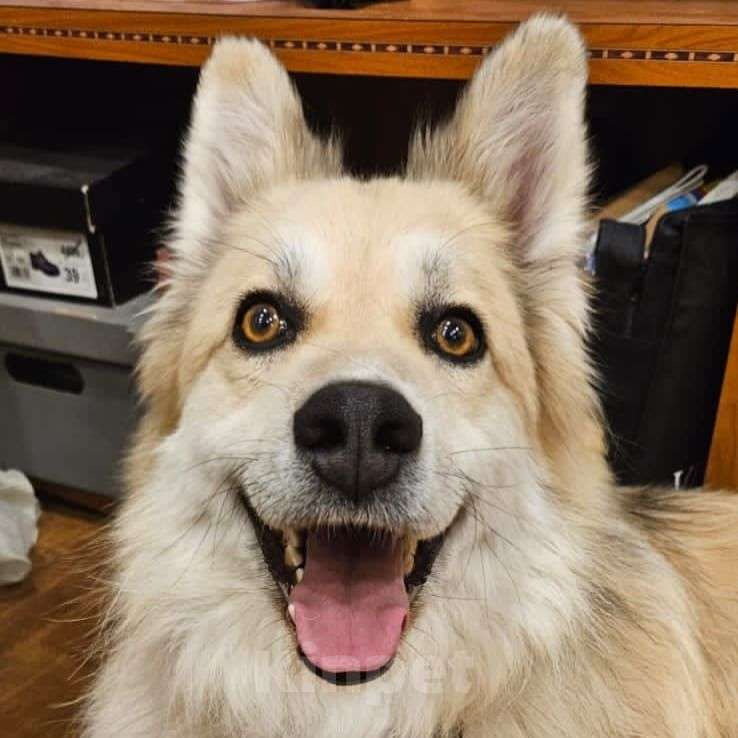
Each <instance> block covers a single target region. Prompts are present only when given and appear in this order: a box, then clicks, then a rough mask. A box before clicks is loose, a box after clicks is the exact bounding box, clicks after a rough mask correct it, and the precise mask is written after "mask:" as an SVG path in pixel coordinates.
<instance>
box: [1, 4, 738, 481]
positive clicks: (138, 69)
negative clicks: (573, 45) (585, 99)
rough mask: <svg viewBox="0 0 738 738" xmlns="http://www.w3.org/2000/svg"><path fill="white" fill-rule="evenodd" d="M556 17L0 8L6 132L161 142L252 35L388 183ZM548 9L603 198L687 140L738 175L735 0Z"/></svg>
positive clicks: (735, 367) (720, 457) (725, 476)
mask: <svg viewBox="0 0 738 738" xmlns="http://www.w3.org/2000/svg"><path fill="white" fill-rule="evenodd" d="M550 7H554V4H552V3H547V2H537V1H536V0H464V1H462V0H390V1H388V2H379V3H372V4H369V5H365V6H364V7H361V8H359V9H357V10H315V9H312V8H311V7H310V6H309V5H308V4H307V3H305V2H302V0H260V1H259V2H239V1H238V0H181V1H178V0H30V1H28V0H26V1H21V0H0V78H2V79H3V82H4V95H3V99H2V100H0V131H2V130H3V129H4V127H6V126H8V125H10V123H9V122H8V121H10V120H11V119H13V120H14V121H15V125H16V127H17V128H19V129H23V128H24V127H27V126H30V125H32V124H33V121H34V120H39V119H41V120H43V119H47V118H48V115H49V110H50V109H51V108H52V107H53V109H54V113H55V114H57V115H59V116H60V123H59V125H63V121H62V120H61V119H62V118H63V119H64V121H66V122H69V127H70V128H74V127H75V125H76V124H75V122H74V121H75V116H77V118H76V120H79V119H81V118H84V117H86V118H87V119H88V120H87V123H88V125H87V129H86V130H88V131H91V132H92V131H95V130H102V129H104V128H105V126H106V125H107V124H108V122H109V121H110V120H112V119H113V118H115V119H116V121H117V122H118V124H119V125H120V124H121V122H122V123H123V124H124V128H125V130H126V131H127V135H128V136H129V137H132V138H134V139H135V138H136V137H138V138H140V139H142V140H146V141H147V142H149V143H151V142H152V141H157V140H166V139H167V138H168V140H169V141H170V142H171V141H172V140H173V136H172V131H181V130H182V126H183V125H184V121H185V120H186V117H187V109H188V105H189V99H190V96H191V94H192V91H193V89H194V85H195V81H196V67H197V66H198V65H200V64H201V63H202V61H203V60H204V59H205V58H206V57H207V55H208V53H209V47H210V46H212V44H213V43H214V42H215V41H216V40H217V38H218V37H219V36H222V35H227V34H242V35H252V36H256V37H258V38H260V39H262V40H264V41H265V42H266V43H268V44H269V45H270V46H271V47H272V49H274V51H275V53H276V54H277V55H278V56H279V57H280V58H281V59H282V61H283V62H284V63H285V65H286V66H287V68H288V69H290V70H291V71H293V72H296V73H302V74H298V80H297V81H298V85H299V87H300V90H301V93H302V94H303V97H304V98H305V99H306V107H307V108H308V112H309V114H310V115H312V117H313V118H314V119H315V121H314V122H315V123H316V124H317V125H318V126H320V125H323V124H325V125H327V124H328V123H329V121H330V120H336V121H337V122H338V124H339V126H341V125H346V124H347V125H348V127H349V128H350V135H349V137H348V150H349V163H350V165H351V167H352V168H353V169H355V170H356V171H361V172H368V171H369V170H373V171H386V170H388V169H391V167H392V164H393V162H396V161H398V160H399V159H401V157H402V152H403V151H404V146H405V143H406V140H407V134H408V131H409V128H410V125H411V119H412V115H413V111H414V110H415V108H416V107H418V103H420V107H421V108H425V109H427V110H429V111H430V112H431V113H432V114H433V115H441V114H442V113H443V112H444V111H445V110H448V109H449V108H450V106H451V104H452V103H453V100H454V97H455V95H456V94H457V92H458V89H459V81H460V80H463V79H465V78H467V77H469V76H470V74H471V73H472V72H473V70H474V69H475V67H476V66H477V65H478V64H479V63H480V61H481V60H482V59H483V57H484V55H485V54H487V53H488V52H489V50H490V48H492V47H493V46H494V45H495V44H496V43H497V42H498V41H499V40H500V39H501V38H502V37H503V36H504V35H505V34H506V33H507V32H508V31H510V29H511V28H513V27H514V26H515V25H516V24H517V23H518V22H520V21H521V20H523V19H525V18H527V17H528V16H529V15H530V14H531V13H533V12H536V11H540V10H545V9H547V8H550ZM555 7H556V8H557V9H558V10H560V11H563V12H564V13H566V14H567V15H568V16H569V17H570V18H571V19H572V20H573V21H575V22H576V23H578V24H579V26H580V28H581V29H582V32H583V34H584V36H585V39H586V42H587V45H588V49H589V57H590V81H591V83H592V88H591V94H590V116H591V127H592V132H593V140H594V144H595V149H596V151H597V155H598V157H597V158H598V159H599V161H600V168H599V169H600V179H601V181H600V182H599V183H598V188H599V189H598V192H599V193H603V192H604V193H607V192H608V190H609V191H611V192H612V191H615V190H617V188H618V186H624V185H625V184H629V183H632V182H633V181H635V180H636V179H638V178H640V177H643V176H645V175H646V174H648V173H650V172H652V171H655V170H656V169H659V168H661V167H663V166H664V165H665V164H668V163H669V162H670V161H671V159H670V156H672V155H674V154H676V153H677V152H680V151H681V149H683V148H684V147H685V146H686V145H687V144H689V145H691V146H692V147H693V148H694V152H693V153H694V156H695V157H701V156H702V153H703V151H704V150H706V148H705V146H707V148H709V146H708V142H710V141H711V142H713V144H712V145H713V149H712V154H714V155H715V159H716V160H722V161H723V162H728V163H730V164H731V165H732V166H733V168H736V167H738V137H736V135H735V131H736V121H738V2H736V0H559V2H557V3H555ZM32 57H36V60H34V59H32ZM53 60H57V61H53ZM72 60H85V61H76V62H75V61H72ZM91 60H95V61H91ZM99 61H108V62H111V61H112V62H133V64H98V63H97V62H99ZM187 67H190V69H187ZM11 71H12V72H13V74H10V73H9V72H11ZM373 78H374V79H373ZM377 78H382V79H377ZM653 88H662V89H659V90H656V89H653ZM698 88H699V89H698ZM24 111H25V112H24ZM90 120H92V124H90ZM639 139H640V140H639ZM702 143H704V144H705V146H703V147H702V148H700V146H701V144H702ZM618 178H621V179H622V181H619V179H618ZM628 179H629V180H630V181H629V182H627V181H626V180H628ZM733 344H734V345H733V350H732V353H731V360H730V366H729V369H728V373H727V375H726V377H727V378H726V385H725V390H724V393H723V401H722V405H721V410H720V415H719V418H718V422H717V425H716V433H715V438H714V444H713V446H714V448H713V453H712V459H711V465H710V472H709V479H710V482H712V483H714V484H722V485H726V484H730V485H733V486H738V461H737V458H738V446H737V444H738V436H737V434H736V425H737V423H738V399H737V395H738V356H737V354H738V346H737V345H736V344H738V339H735V338H734V341H733Z"/></svg>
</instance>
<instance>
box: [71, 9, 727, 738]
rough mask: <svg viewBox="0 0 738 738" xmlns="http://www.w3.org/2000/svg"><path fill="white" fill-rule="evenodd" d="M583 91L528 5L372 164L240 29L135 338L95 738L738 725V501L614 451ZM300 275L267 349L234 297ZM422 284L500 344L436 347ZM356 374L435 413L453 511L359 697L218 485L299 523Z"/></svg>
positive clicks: (436, 442)
mask: <svg viewBox="0 0 738 738" xmlns="http://www.w3.org/2000/svg"><path fill="white" fill-rule="evenodd" d="M585 82H586V57H585V51H584V48H583V45H582V42H581V39H580V37H579V36H578V34H577V32H576V31H575V30H574V29H573V28H572V27H571V26H570V25H569V24H568V23H567V22H566V21H564V20H562V19H558V18H554V17H550V16H538V17H535V18H533V19H532V20H530V21H529V22H528V23H526V24H524V25H523V26H522V27H521V28H520V29H519V30H518V31H516V32H515V33H514V34H513V35H512V36H511V37H510V38H508V39H507V40H506V41H505V42H504V43H503V44H502V45H501V46H500V47H499V48H498V49H497V50H496V51H495V52H493V53H492V54H491V55H490V57H489V58H488V59H487V60H486V61H485V63H484V64H483V65H482V67H481V68H480V69H479V71H478V72H477V74H476V75H475V77H474V79H473V80H472V82H471V83H470V85H469V86H468V88H467V90H466V93H465V94H464V96H463V98H462V99H461V101H460V103H459V105H458V108H457V111H456V113H455V116H454V117H453V118H452V120H450V121H449V122H448V123H447V124H446V125H445V126H444V127H442V128H441V129H440V130H439V131H436V132H434V133H421V134H419V135H418V136H417V137H416V139H415V140H414V142H413V144H412V146H411V151H410V156H409V162H408V168H407V176H406V178H405V179H378V180H372V181H368V182H359V181H355V180H351V179H349V178H346V177H344V176H343V175H342V173H341V167H340V151H339V148H338V147H337V145H336V144H335V143H328V144H326V143H322V142H320V141H318V140H317V139H316V138H315V137H314V136H313V135H312V134H311V133H310V132H309V131H308V129H307V127H306V125H305V123H304V120H303V116H302V112H301V109H300V103H299V101H298V99H297V98H296V96H295V93H294V91H293V89H292V88H291V86H290V84H289V81H288V78H287V75H286V73H285V72H284V70H283V69H282V68H281V67H280V65H279V64H278V63H277V62H276V60H275V59H274V58H273V57H272V56H271V54H270V53H269V52H268V51H267V50H266V49H265V48H264V47H263V46H261V45H260V44H259V43H257V42H254V41H245V40H225V41H221V42H220V43H219V44H218V46H217V47H216V49H215V50H214V52H213V55H212V57H211V59H210V61H209V62H208V63H207V65H206V66H205V68H204V70H203V73H202V79H201V83H200V87H199V90H198V94H197V100H196V104H195V112H194V117H193V122H192V128H191V131H190V135H189V138H188V142H187V146H186V164H185V171H184V177H183V185H182V201H181V206H180V209H179V215H178V218H177V221H176V225H175V232H174V236H173V239H172V248H173V250H174V252H175V258H174V261H173V268H172V277H171V279H170V280H169V283H168V285H167V286H166V289H165V290H164V291H163V292H162V294H161V295H160V297H159V299H158V301H157V302H156V305H155V306H154V308H153V310H152V314H151V316H150V318H149V321H148V323H147V325H146V327H145V329H144V331H143V334H142V337H141V340H142V346H143V350H144V353H143V358H142V361H141V365H140V385H141V389H142V392H143V395H144V398H145V401H146V415H145V418H144V420H143V421H142V424H141V427H140V429H139V433H138V436H137V439H136V443H135V445H134V448H133V450H132V452H131V455H130V460H129V464H128V496H127V499H126V501H125V504H124V506H123V510H122V512H121V514H120V516H119V519H118V520H117V522H116V525H115V527H114V530H113V533H112V539H113V545H114V551H115V553H114V557H113V562H112V568H113V574H112V581H113V585H112V588H111V593H110V595H111V604H110V609H109V616H108V628H107V630H106V633H107V635H106V637H105V639H104V643H103V646H104V648H105V652H106V656H105V662H104V665H103V667H102V669H101V671H100V673H99V675H98V677H97V680H96V683H95V686H94V689H93V690H92V692H91V694H90V697H89V700H88V705H87V709H86V713H85V729H84V735H85V738H118V737H119V738H123V737H125V738H161V737H168V738H174V737H175V736H176V738H233V737H235V736H239V737H241V738H277V737H279V738H298V737H299V738H304V736H311V738H342V737H344V736H345V737H346V738H348V736H351V737H352V738H444V737H446V736H458V735H459V734H460V733H462V734H463V736H464V738H489V737H490V736H496V737H497V738H553V737H554V736H567V738H591V737H592V736H607V737H608V738H616V737H617V738H635V737H636V736H639V737H641V736H642V737H643V738H667V737H668V738H712V737H713V736H722V737H723V738H729V737H731V736H732V737H735V736H738V694H737V693H736V685H737V684H738V645H737V644H738V597H737V595H738V586H737V585H736V580H735V571H736V566H738V503H737V502H736V500H734V499H733V498H731V497H730V496H729V495H727V494H717V493H707V492H704V493H700V494H696V493H690V494H681V495H679V494H671V495H667V494H657V493H649V492H647V491H643V490H617V489H616V488H615V487H614V486H613V483H612V480H611V477H610V474H609V471H608V469H607V466H606V463H605V461H604V455H603V432H602V425H601V421H600V415H599V407H598V404H597V401H596V397H595V394H594V392H593V390H592V388H591V376H592V373H591V369H590V366H589V363H588V360H587V355H586V351H585V346H584V336H585V332H586V329H587V299H586V294H585V290H584V289H583V286H582V285H581V284H580V280H579V276H578V273H577V269H576V266H575V264H576V259H577V256H578V253H579V248H580V245H581V242H582V239H581V229H582V224H583V219H584V215H585V195H586V189H587V174H588V168H587V161H586V148H585V130H584V124H583V112H582V107H583V96H584V90H585ZM277 278H278V280H279V281H278V283H279V284H280V285H283V284H284V283H286V284H287V286H288V287H289V289H291V290H294V291H295V292H296V293H297V294H299V295H301V296H302V297H303V299H304V300H305V301H306V302H307V303H308V304H309V308H310V311H311V315H312V318H311V321H310V324H309V327H308V329H307V331H306V335H305V336H304V337H301V338H300V339H299V340H298V341H297V342H296V343H295V344H294V345H293V346H292V347H290V348H289V349H287V350H285V352H283V354H282V355H280V357H279V358H277V359H272V360H270V359H259V360H256V359H253V358H250V357H246V356H244V354H243V353H242V352H241V351H239V350H238V349H237V348H236V347H235V346H234V345H233V344H232V342H231V340H230V331H231V326H232V322H233V316H234V311H235V309H236V306H237V305H238V302H239V300H240V298H241V296H242V295H243V294H244V293H245V292H247V291H249V290H253V289H262V288H270V289H275V279H277ZM431 283H432V284H431ZM429 289H432V290H434V291H435V292H440V293H441V294H442V296H443V298H444V299H446V300H447V301H449V302H457V303H463V304H468V305H471V306H473V307H474V309H475V310H476V311H477V312H478V313H479V315H480V317H481V319H482V321H483V323H484V325H485V327H486V330H487V335H488V341H489V348H490V350H489V352H488V354H487V355H486V357H485V358H484V359H483V360H482V362H481V363H480V364H479V365H476V366H474V367H472V368H465V369H458V368H449V367H447V366H445V365H443V364H442V362H440V361H439V360H438V359H437V357H435V356H430V355H428V354H427V353H426V352H424V351H423V350H422V349H421V347H420V346H419V345H418V341H417V337H416V336H415V334H414V330H413V320H414V318H413V316H414V312H413V310H414V308H413V306H414V305H415V304H416V302H417V301H418V300H420V299H422V298H423V296H424V295H425V294H426V293H427V291H428V290H429ZM341 378H352V379H356V378H364V379H378V380H381V381H383V382H387V383H390V384H391V385H393V386H394V387H395V388H397V389H398V390H400V391H401V392H402V393H403V394H404V395H405V396H406V397H407V398H408V400H409V401H410V402H411V404H412V405H413V406H414V407H415V408H416V409H417V411H418V412H419V413H421V415H422V416H423V420H424V438H423V448H422V454H421V456H420V459H419V462H418V481H417V483H416V484H415V485H414V486H413V487H412V488H411V489H409V490H408V494H409V497H408V499H409V502H408V506H407V511H406V515H407V527H408V530H412V531H413V532H415V533H416V534H418V535H421V536H430V535H433V534H435V533H437V532H439V531H441V530H444V529H445V528H446V527H447V526H449V525H450V524H451V523H452V521H454V520H455V522H453V525H452V526H451V528H450V530H449V533H448V539H447V541H446V543H445V545H444V548H443V551H442V554H441V556H440V558H439V560H438V561H437V562H436V565H435V567H434V571H433V575H432V577H431V579H430V580H429V581H428V583H427V584H426V586H425V587H424V589H423V590H422V591H421V594H420V597H419V599H418V600H417V601H416V603H415V605H414V613H413V618H412V620H411V624H410V627H409V629H408V631H407V633H406V637H405V639H404V643H403V644H402V646H401V650H400V654H399V658H398V660H397V662H396V663H395V665H394V666H393V667H392V669H391V670H390V671H389V672H388V674H386V675H385V676H384V677H383V678H381V679H379V680H377V681H374V682H371V683H369V684H366V685H363V686H357V687H344V688H337V687H333V686H331V685H328V684H327V683H324V682H322V681H319V680H318V679H316V678H315V677H314V676H313V675H312V674H310V673H309V672H308V671H307V670H306V669H305V668H304V666H302V664H301V662H300V661H299V660H298V659H297V656H296V653H295V644H294V636H293V635H292V630H291V627H290V625H289V624H288V620H287V619H286V618H285V616H284V608H285V603H284V601H283V600H282V599H281V595H279V594H278V592H277V590H276V588H275V586H274V585H273V583H272V582H271V580H270V578H269V575H268V574H267V573H266V571H265V567H264V562H263V559H262V558H261V554H260V552H259V551H258V549H257V547H256V544H255V538H254V533H253V530H252V528H251V525H250V523H249V521H248V519H247V518H246V517H245V516H244V514H243V511H242V509H241V508H240V505H239V502H238V499H237V498H236V496H235V495H234V494H232V491H231V489H230V487H229V486H228V484H227V480H228V479H229V478H230V477H232V475H234V474H236V475H237V476H238V477H239V480H240V482H241V483H242V485H243V486H244V489H246V490H247V491H249V494H250V499H251V500H252V504H253V505H254V507H255V508H256V510H257V512H258V513H259V514H260V516H261V517H262V518H263V519H265V520H266V521H267V522H269V523H272V524H274V525H278V523H279V521H280V515H281V511H282V510H283V509H284V506H286V505H288V504H295V501H296V495H298V493H300V491H301V490H302V489H303V485H304V480H302V479H301V478H300V477H299V474H298V473H297V472H296V471H295V466H294V459H293V452H292V450H291V435H290V434H291V425H290V423H291V417H292V413H293V412H294V410H295V408H296V407H297V406H299V404H300V403H301V402H302V401H303V400H304V399H305V398H306V397H307V396H308V395H309V394H310V393H311V392H312V391H314V390H315V389H316V388H318V387H320V386H322V385H323V384H325V383H326V382H328V381H333V380H336V379H341Z"/></svg>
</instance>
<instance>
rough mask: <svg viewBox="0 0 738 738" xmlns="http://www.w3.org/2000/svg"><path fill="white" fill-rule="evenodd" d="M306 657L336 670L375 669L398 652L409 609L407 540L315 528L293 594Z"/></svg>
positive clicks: (300, 636)
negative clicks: (405, 570)
mask: <svg viewBox="0 0 738 738" xmlns="http://www.w3.org/2000/svg"><path fill="white" fill-rule="evenodd" d="M290 601H291V603H292V604H293V605H294V606H295V613H294V619H295V626H296V628H297V641H298V643H299V644H300V648H301V649H302V652H303V654H304V655H305V656H306V658H307V659H308V660H309V661H310V662H311V663H312V664H313V665H314V666H317V667H318V668H319V669H322V670H323V671H328V672H332V673H342V672H352V671H374V670H375V669H379V668H380V667H382V666H384V665H385V664H387V663H388V662H389V661H391V660H392V657H393V656H394V655H395V653H396V652H397V648H398V646H399V643H400V636H401V635H402V629H403V627H404V624H405V619H406V618H407V612H408V606H409V605H408V599H407V592H406V591H405V582H404V577H403V556H402V543H401V542H400V541H389V540H382V541H376V540H372V539H371V537H370V536H369V535H368V534H366V535H365V534H361V533H355V532H338V533H328V532H324V531H321V532H318V533H310V534H309V535H308V539H307V556H306V562H305V573H304V576H303V579H302V582H301V583H300V584H298V585H297V586H296V587H295V588H294V589H293V590H292V595H291V597H290Z"/></svg>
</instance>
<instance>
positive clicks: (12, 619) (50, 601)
mask: <svg viewBox="0 0 738 738" xmlns="http://www.w3.org/2000/svg"><path fill="white" fill-rule="evenodd" d="M105 522H106V519H105V517H103V516H100V515H98V514H93V513H86V512H83V511H81V510H78V509H75V508H73V507H68V506H65V505H61V504H56V503H52V504H47V505H45V509H44V511H43V513H42V515H41V519H40V524H39V539H38V543H37V545H36V547H35V549H34V551H33V554H32V560H33V569H32V571H31V574H30V576H29V577H28V578H27V579H26V580H25V581H24V582H22V583H20V584H15V585H10V586H4V587H0V613H1V615H0V687H1V688H0V736H3V738H66V737H67V736H69V737H72V736H76V735H77V731H76V730H75V725H74V716H75V715H76V714H77V710H78V707H77V705H76V704H74V703H75V701H76V700H78V698H79V696H80V695H81V693H82V691H83V689H84V686H85V684H86V682H87V678H88V677H89V674H90V673H91V671H92V668H93V662H91V661H89V660H88V661H87V662H85V659H84V656H85V654H86V652H87V649H88V648H89V645H90V643H91V635H90V634H91V632H92V628H93V624H94V620H93V619H91V617H90V616H91V615H93V614H94V609H93V610H91V609H90V600H89V595H88V594H87V593H88V591H89V589H90V586H91V583H92V581H91V579H90V578H89V575H88V573H87V572H88V571H89V567H90V565H91V563H92V562H91V561H90V553H89V551H90V549H89V542H90V541H91V540H93V539H94V538H95V537H96V536H98V535H99V533H100V531H101V530H102V528H103V525H104V523H105Z"/></svg>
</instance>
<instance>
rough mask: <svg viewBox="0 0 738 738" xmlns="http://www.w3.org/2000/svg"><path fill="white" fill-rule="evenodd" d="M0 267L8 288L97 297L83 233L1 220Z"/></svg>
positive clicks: (87, 247)
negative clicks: (20, 224) (15, 223)
mask: <svg viewBox="0 0 738 738" xmlns="http://www.w3.org/2000/svg"><path fill="white" fill-rule="evenodd" d="M0 266H2V270H3V275H4V276H5V282H6V284H7V285H8V287H16V288H19V289H24V290H35V291H38V292H50V293H52V294H56V295H72V296H75V297H87V298H92V299H95V298H96V297H97V285H96V284H95V273H94V271H93V269H92V260H91V259H90V249H89V245H88V243H87V238H86V236H85V235H84V234H83V233H76V232H73V231H59V230H52V229H47V228H34V227H31V226H28V227H26V226H18V225H11V224H9V223H0Z"/></svg>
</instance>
